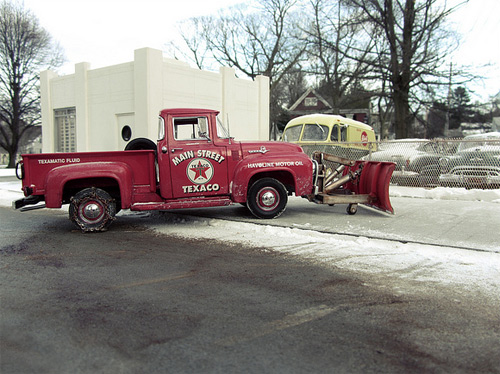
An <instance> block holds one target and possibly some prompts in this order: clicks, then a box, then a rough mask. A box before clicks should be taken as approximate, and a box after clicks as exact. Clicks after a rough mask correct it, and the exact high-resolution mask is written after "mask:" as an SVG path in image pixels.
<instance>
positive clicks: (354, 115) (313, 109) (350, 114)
mask: <svg viewBox="0 0 500 374" xmlns="http://www.w3.org/2000/svg"><path fill="white" fill-rule="evenodd" d="M287 112H288V113H289V115H290V117H291V118H296V117H299V116H303V115H306V114H313V113H323V114H340V115H341V116H344V117H346V118H350V119H354V120H356V121H360V122H363V123H366V124H370V123H369V120H370V109H369V108H365V109H360V108H356V109H338V110H335V109H334V108H333V107H332V105H330V103H329V102H328V101H327V100H326V99H324V98H323V97H322V96H321V95H320V94H319V93H318V92H317V91H316V90H314V89H312V88H309V89H308V90H307V91H306V92H304V94H303V95H302V96H301V97H300V98H299V99H298V100H297V101H296V102H295V103H293V105H292V106H290V107H289V108H288V109H287Z"/></svg>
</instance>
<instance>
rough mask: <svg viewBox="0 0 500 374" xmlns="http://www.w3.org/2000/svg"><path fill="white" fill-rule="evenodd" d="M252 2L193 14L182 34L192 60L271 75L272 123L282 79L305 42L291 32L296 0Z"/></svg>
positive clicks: (300, 54) (297, 62)
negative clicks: (208, 13) (211, 13)
mask: <svg viewBox="0 0 500 374" xmlns="http://www.w3.org/2000/svg"><path fill="white" fill-rule="evenodd" d="M254 4H256V5H254V6H247V5H240V6H237V7H232V8H229V9H228V10H227V11H226V12H222V13H219V14H218V15H217V16H208V17H199V18H194V19H191V20H190V21H189V22H188V23H185V24H183V25H181V28H182V29H181V34H182V37H183V39H184V42H185V43H186V47H187V48H188V50H189V54H190V55H191V59H192V61H194V62H195V63H196V64H197V66H198V67H200V68H201V67H203V64H205V63H207V61H209V60H212V61H215V62H216V63H218V64H220V65H225V66H230V67H234V68H235V69H236V70H237V72H239V73H243V74H244V75H246V76H247V77H249V78H251V79H255V77H257V76H258V75H265V76H267V77H269V81H270V96H271V108H270V109H271V122H272V123H275V122H276V117H277V116H279V112H280V110H279V108H278V107H279V104H278V103H280V102H281V99H280V98H281V96H282V95H281V92H280V90H282V86H280V82H281V81H282V80H284V79H285V77H286V76H287V75H288V74H293V73H295V72H296V71H297V68H298V67H299V66H300V61H301V59H302V58H303V57H304V51H305V49H306V46H305V45H303V44H298V43H297V39H296V37H295V35H294V34H295V28H294V27H293V26H294V24H293V22H294V7H295V5H296V1H295V0H294V1H290V0H259V1H257V2H255V3H254ZM207 55H209V57H207ZM288 79H289V77H288Z"/></svg>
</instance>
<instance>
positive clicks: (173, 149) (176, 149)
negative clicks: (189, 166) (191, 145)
mask: <svg viewBox="0 0 500 374" xmlns="http://www.w3.org/2000/svg"><path fill="white" fill-rule="evenodd" d="M182 150H183V148H172V149H171V150H170V152H172V153H174V152H175V151H182Z"/></svg>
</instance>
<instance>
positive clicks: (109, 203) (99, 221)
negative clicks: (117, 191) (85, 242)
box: [69, 187, 116, 232]
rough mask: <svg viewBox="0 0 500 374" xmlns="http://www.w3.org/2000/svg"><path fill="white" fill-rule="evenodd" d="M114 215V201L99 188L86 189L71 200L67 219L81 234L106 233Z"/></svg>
mask: <svg viewBox="0 0 500 374" xmlns="http://www.w3.org/2000/svg"><path fill="white" fill-rule="evenodd" d="M115 214H116V202H115V200H114V199H113V198H112V197H111V195H110V194H109V193H107V192H106V191H104V190H101V189H100V188H95V187H92V188H86V189H84V190H81V191H80V192H78V193H77V194H76V195H75V196H73V197H72V198H71V203H70V206H69V219H70V220H72V221H73V222H74V223H75V225H77V226H78V227H79V228H80V229H81V230H82V231H83V232H92V231H106V230H107V228H108V226H109V225H110V224H111V222H113V221H114V220H115Z"/></svg>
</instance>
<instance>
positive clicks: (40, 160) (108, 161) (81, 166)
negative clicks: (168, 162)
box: [22, 150, 156, 195]
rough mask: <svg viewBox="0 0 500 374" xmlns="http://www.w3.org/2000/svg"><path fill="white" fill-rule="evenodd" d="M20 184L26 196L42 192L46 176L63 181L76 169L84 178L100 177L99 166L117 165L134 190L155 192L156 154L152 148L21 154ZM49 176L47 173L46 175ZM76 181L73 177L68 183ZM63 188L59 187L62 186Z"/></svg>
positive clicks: (44, 187)
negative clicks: (55, 176) (128, 177)
mask: <svg viewBox="0 0 500 374" xmlns="http://www.w3.org/2000/svg"><path fill="white" fill-rule="evenodd" d="M22 157H23V164H22V174H23V178H22V184H23V191H24V193H25V195H45V194H46V192H51V191H46V188H47V184H48V183H49V181H48V180H49V177H50V178H53V176H54V175H57V176H58V177H57V178H59V179H61V183H64V175H65V173H66V172H68V173H69V172H70V170H71V171H72V172H73V173H72V174H73V175H74V170H76V169H78V172H79V174H80V175H81V177H82V181H83V180H87V179H88V178H89V177H90V176H91V175H93V177H99V173H98V170H99V168H102V167H106V168H110V167H113V165H116V166H118V165H120V166H121V167H122V168H124V169H125V170H127V171H128V172H130V174H131V175H132V178H131V181H132V182H131V183H132V186H131V187H132V190H133V191H135V192H136V193H154V192H155V191H156V172H155V154H154V151H152V150H137V151H117V152H75V153H39V154H24V155H22ZM49 175H50V176H49ZM71 183H73V184H75V183H76V184H78V182H75V181H74V180H73V181H72V182H71ZM61 187H62V186H61Z"/></svg>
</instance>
